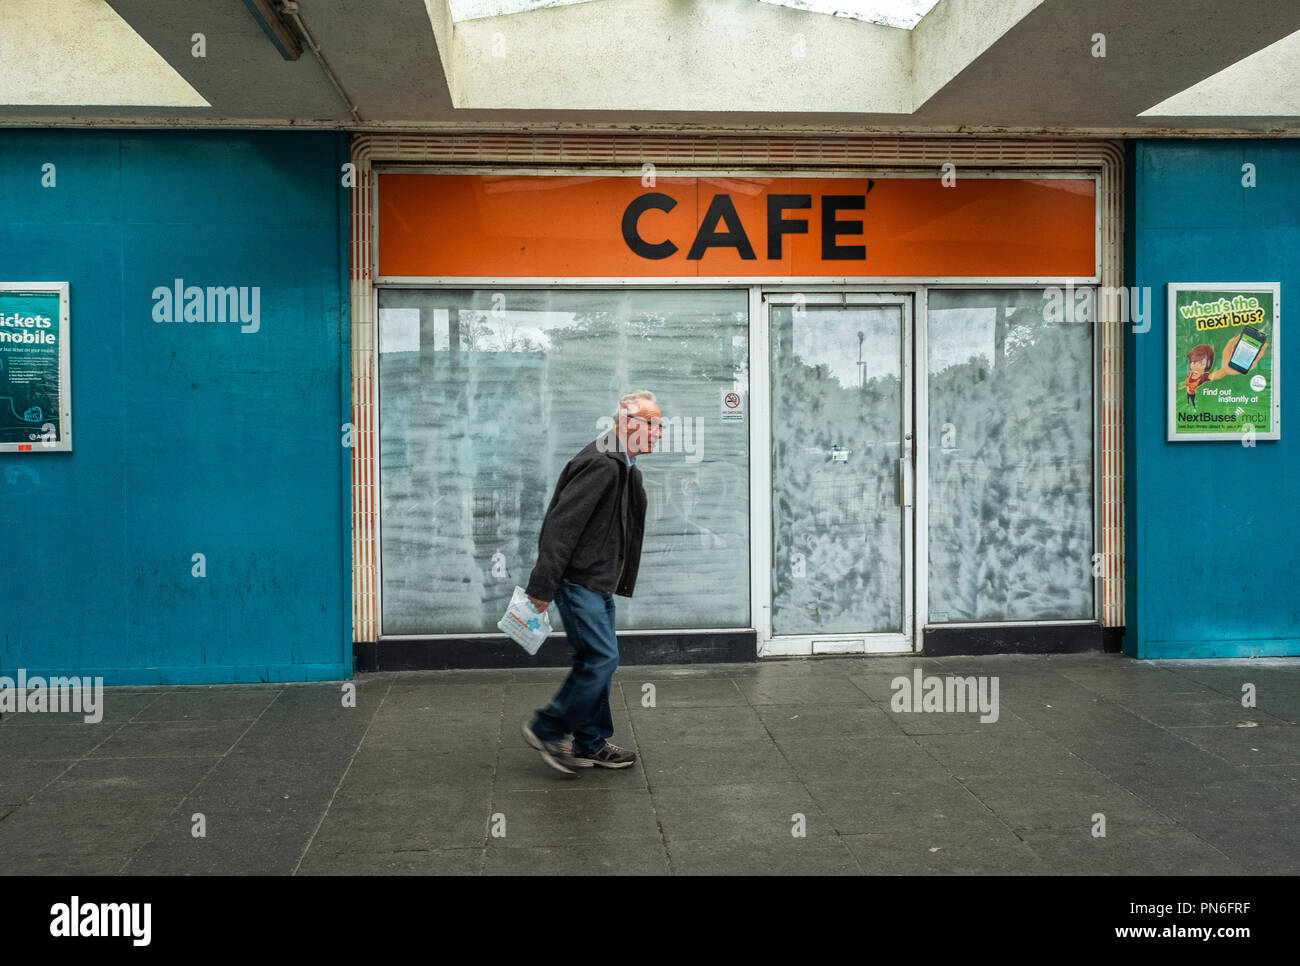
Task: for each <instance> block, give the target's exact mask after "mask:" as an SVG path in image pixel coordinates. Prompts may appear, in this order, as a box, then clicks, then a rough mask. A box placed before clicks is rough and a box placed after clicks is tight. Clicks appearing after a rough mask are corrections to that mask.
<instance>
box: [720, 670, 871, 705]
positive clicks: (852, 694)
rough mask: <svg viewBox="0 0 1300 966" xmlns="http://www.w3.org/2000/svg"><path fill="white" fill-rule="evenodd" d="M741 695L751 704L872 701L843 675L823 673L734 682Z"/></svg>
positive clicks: (839, 703)
mask: <svg viewBox="0 0 1300 966" xmlns="http://www.w3.org/2000/svg"><path fill="white" fill-rule="evenodd" d="M736 686H737V687H738V688H739V689H740V692H741V693H742V694H743V695H744V696H745V697H746V699H748V701H749V703H750V704H752V705H765V704H813V703H816V704H821V705H847V706H849V707H863V708H865V707H870V706H871V705H872V704H873V702H872V700H871V699H870V698H869V697H868V696H867V695H866V694H865V693H864V692H863V691H862V690H861V689H860V688H857V687H855V686H854V684H853V682H852V681H850V680H849V679H848V677H847V676H846V675H842V674H833V675H832V674H823V675H817V676H808V677H800V676H795V675H786V676H784V677H783V678H780V679H774V678H763V677H753V678H744V679H741V680H738V681H736Z"/></svg>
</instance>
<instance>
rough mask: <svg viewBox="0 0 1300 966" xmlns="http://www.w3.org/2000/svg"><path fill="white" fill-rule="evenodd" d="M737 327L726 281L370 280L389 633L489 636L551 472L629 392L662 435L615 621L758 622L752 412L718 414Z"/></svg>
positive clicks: (519, 576)
mask: <svg viewBox="0 0 1300 966" xmlns="http://www.w3.org/2000/svg"><path fill="white" fill-rule="evenodd" d="M748 323H749V318H748V293H747V292H744V291H736V290H724V291H703V290H686V289H676V290H627V289H617V290H560V289H543V290H512V289H506V290H503V291H498V292H492V291H448V290H411V289H382V290H380V293H379V395H380V405H379V413H380V426H379V435H380V468H379V469H380V472H379V476H380V514H381V515H380V528H381V534H380V540H381V568H382V571H381V580H382V586H381V593H382V623H381V629H382V632H383V634H385V635H388V636H391V635H402V634H458V633H498V631H497V629H496V622H497V621H498V620H499V619H500V617H501V614H502V613H503V612H504V610H505V607H506V604H507V603H508V602H509V599H510V593H511V591H512V590H513V589H514V587H515V585H516V584H519V585H521V586H522V585H524V584H526V583H527V580H528V575H529V573H530V571H531V570H532V567H533V564H534V563H535V562H536V559H537V535H538V533H539V532H540V530H541V525H542V518H543V516H544V514H545V512H546V507H547V505H548V503H549V501H550V498H551V494H552V491H553V490H554V487H555V482H556V480H557V478H558V477H559V475H560V471H561V470H562V469H563V468H564V465H565V463H567V462H568V461H569V460H570V459H572V458H573V457H574V456H575V455H576V454H577V453H578V451H579V450H581V449H582V448H583V447H584V446H585V445H586V444H587V443H589V442H591V441H592V440H593V439H595V438H596V437H597V436H598V435H600V434H601V433H602V432H604V431H605V430H607V429H608V428H609V427H610V426H611V425H612V423H613V410H614V406H615V404H616V403H617V401H618V398H619V396H620V395H621V394H622V393H623V392H626V391H628V390H631V389H649V390H651V391H652V392H653V393H654V394H655V396H656V398H657V400H658V402H659V405H660V408H661V410H662V411H663V415H664V437H663V440H662V441H661V444H660V446H659V449H658V450H657V451H656V452H655V453H652V454H648V455H646V456H643V457H640V458H638V460H637V465H638V467H639V468H640V469H641V473H642V478H643V480H644V483H645V488H646V495H647V498H648V500H649V506H648V509H647V517H646V536H645V542H644V545H643V548H642V555H641V567H640V572H639V574H638V577H637V585H636V590H635V592H634V596H633V597H632V598H630V599H629V598H626V597H615V602H616V604H617V615H618V626H619V627H621V628H628V629H633V628H635V629H652V628H666V629H675V628H693V627H701V628H704V627H737V626H741V627H745V626H749V623H750V618H749V445H748V442H749V427H748V425H747V424H746V423H745V422H737V421H735V420H733V419H724V418H723V415H722V414H723V411H724V410H723V408H722V407H723V397H724V396H725V395H726V394H727V393H729V392H735V393H737V394H740V395H741V396H742V397H743V398H744V399H745V400H746V401H747V400H748V391H749V374H748V359H749V341H748V332H749V324H748ZM745 408H746V409H747V408H748V407H747V406H746V407H745ZM556 618H558V615H556ZM556 618H553V619H556Z"/></svg>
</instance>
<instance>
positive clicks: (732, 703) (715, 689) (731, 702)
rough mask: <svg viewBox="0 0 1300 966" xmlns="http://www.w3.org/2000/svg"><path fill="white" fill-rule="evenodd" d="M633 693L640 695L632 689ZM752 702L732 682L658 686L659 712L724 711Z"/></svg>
mask: <svg viewBox="0 0 1300 966" xmlns="http://www.w3.org/2000/svg"><path fill="white" fill-rule="evenodd" d="M632 693H636V694H639V693H640V691H639V689H638V688H637V687H636V686H635V684H634V686H633V689H632ZM748 703H749V702H748V701H747V700H746V698H745V696H744V695H743V694H742V693H741V692H740V689H739V688H738V687H737V685H736V682H735V681H733V680H732V679H730V678H723V679H714V678H705V679H693V678H683V679H674V680H665V681H659V682H656V687H655V706H656V707H657V708H725V707H736V706H744V705H746V704H748Z"/></svg>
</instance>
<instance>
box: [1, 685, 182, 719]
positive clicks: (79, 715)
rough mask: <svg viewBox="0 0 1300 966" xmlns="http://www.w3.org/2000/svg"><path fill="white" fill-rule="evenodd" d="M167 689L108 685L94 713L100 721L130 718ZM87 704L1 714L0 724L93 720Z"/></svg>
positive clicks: (93, 715)
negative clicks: (69, 708)
mask: <svg viewBox="0 0 1300 966" xmlns="http://www.w3.org/2000/svg"><path fill="white" fill-rule="evenodd" d="M166 693H167V692H165V691H147V692H145V691H124V690H123V689H121V688H104V692H103V695H102V701H100V702H99V703H97V705H96V707H95V709H94V712H93V714H92V715H91V716H92V717H98V718H99V722H98V723H101V724H103V723H110V722H111V723H118V724H120V723H121V722H123V721H128V720H130V719H131V718H132V717H134V716H135V715H137V714H139V713H140V712H141V711H142V710H144V709H145V708H148V707H149V706H150V705H151V704H152V703H153V702H154V701H156V700H157V699H158V698H159V697H161V696H162V695H163V694H166ZM86 715H87V706H86V705H85V704H84V703H83V704H82V710H81V711H57V712H49V711H46V712H40V713H36V714H32V713H29V712H26V711H23V712H17V713H8V714H5V715H3V716H2V717H0V727H3V728H8V727H26V726H31V725H43V724H68V725H71V724H93V723H95V722H89V721H86Z"/></svg>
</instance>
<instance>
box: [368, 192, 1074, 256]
mask: <svg viewBox="0 0 1300 966" xmlns="http://www.w3.org/2000/svg"><path fill="white" fill-rule="evenodd" d="M378 191H379V194H378V217H379V225H378V229H379V232H378V234H379V237H378V256H379V274H380V275H382V276H389V277H412V276H415V277H425V278H636V277H661V278H662V277H691V276H696V277H700V278H724V277H725V278H737V277H762V278H842V277H879V278H1058V277H1059V278H1090V277H1092V276H1094V275H1095V274H1096V271H1097V251H1096V183H1095V182H1094V181H1093V180H1091V179H1089V178H977V177H966V178H962V177H960V176H959V177H958V179H957V181H956V183H955V184H952V185H951V186H949V187H945V186H944V184H943V183H942V182H941V180H940V179H939V178H938V177H937V176H925V177H888V178H870V179H868V178H824V177H816V178H813V177H810V178H800V177H783V178H726V177H706V178H659V179H657V180H656V182H655V183H654V184H653V185H647V184H643V183H642V179H641V178H639V177H604V176H596V177H572V176H562V175H545V176H543V175H440V174H403V173H390V172H384V173H381V174H380V175H379V189H378Z"/></svg>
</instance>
